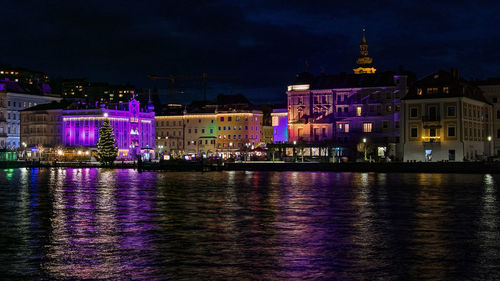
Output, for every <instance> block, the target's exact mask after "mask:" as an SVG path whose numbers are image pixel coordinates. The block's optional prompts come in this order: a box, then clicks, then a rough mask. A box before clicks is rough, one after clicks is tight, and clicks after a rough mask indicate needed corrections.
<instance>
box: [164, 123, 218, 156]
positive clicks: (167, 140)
mask: <svg viewBox="0 0 500 281" xmlns="http://www.w3.org/2000/svg"><path fill="white" fill-rule="evenodd" d="M155 123H156V147H157V149H158V152H159V153H164V154H169V155H171V156H174V157H175V156H183V155H185V154H188V155H197V156H203V155H205V156H212V155H214V154H215V140H216V131H217V128H216V116H215V114H214V113H192V114H191V113H189V114H188V113H185V114H184V115H171V116H156V118H155Z"/></svg>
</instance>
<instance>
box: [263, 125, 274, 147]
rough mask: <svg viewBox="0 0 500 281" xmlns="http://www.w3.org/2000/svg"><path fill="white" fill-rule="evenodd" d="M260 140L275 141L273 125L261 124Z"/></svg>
mask: <svg viewBox="0 0 500 281" xmlns="http://www.w3.org/2000/svg"><path fill="white" fill-rule="evenodd" d="M260 131H261V134H260V142H261V144H268V143H274V134H273V126H266V125H262V126H261V129H260Z"/></svg>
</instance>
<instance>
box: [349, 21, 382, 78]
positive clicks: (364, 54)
mask: <svg viewBox="0 0 500 281" xmlns="http://www.w3.org/2000/svg"><path fill="white" fill-rule="evenodd" d="M365 33H366V30H365V29H364V28H363V38H362V39H361V44H360V45H359V53H360V56H359V58H358V59H357V60H356V64H357V65H358V67H357V68H354V69H353V71H354V74H366V73H368V74H370V73H375V72H376V71H377V70H376V69H375V67H373V65H372V62H373V58H371V57H369V56H368V43H366V34H365Z"/></svg>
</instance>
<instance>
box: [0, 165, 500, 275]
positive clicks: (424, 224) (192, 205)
mask: <svg viewBox="0 0 500 281" xmlns="http://www.w3.org/2000/svg"><path fill="white" fill-rule="evenodd" d="M499 182H500V176H497V175H460V174H374V173H327V172H314V173H312V172H214V173H204V174H202V173H170V172H143V173H138V172H137V171H134V170H99V169H66V170H64V169H52V170H50V169H41V170H26V169H14V170H3V171H0V224H1V232H0V272H1V273H2V277H3V278H7V279H50V280H54V279H56V280H75V279H76V280H79V279H87V280H88V279H91V280H95V279H104V280H165V279H171V280H201V279H211V280H220V279H225V280H241V279H259V280H262V279H292V280H293V279H296V280H303V279H320V280H321V279H365V280H373V279H383V280H387V279H403V280H408V279H432V280H440V279H441V280H452V279H489V280H495V279H496V280H498V279H500V234H499V233H500V227H499V225H500V218H499V215H500V214H499V208H500V206H499V201H498V200H499V192H498V183H499Z"/></svg>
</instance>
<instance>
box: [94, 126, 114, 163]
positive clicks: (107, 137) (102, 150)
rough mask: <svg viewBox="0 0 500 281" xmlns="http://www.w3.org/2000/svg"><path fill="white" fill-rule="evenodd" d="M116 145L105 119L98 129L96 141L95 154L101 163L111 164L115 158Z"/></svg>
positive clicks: (111, 129)
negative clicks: (97, 139)
mask: <svg viewBox="0 0 500 281" xmlns="http://www.w3.org/2000/svg"><path fill="white" fill-rule="evenodd" d="M117 153H118V147H116V146H115V135H114V133H113V127H111V125H110V124H109V120H108V119H105V120H104V122H103V123H102V126H101V128H100V129H99V141H98V142H97V156H98V157H99V162H101V163H102V164H103V165H111V164H113V162H114V161H115V159H116V156H117Z"/></svg>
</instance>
